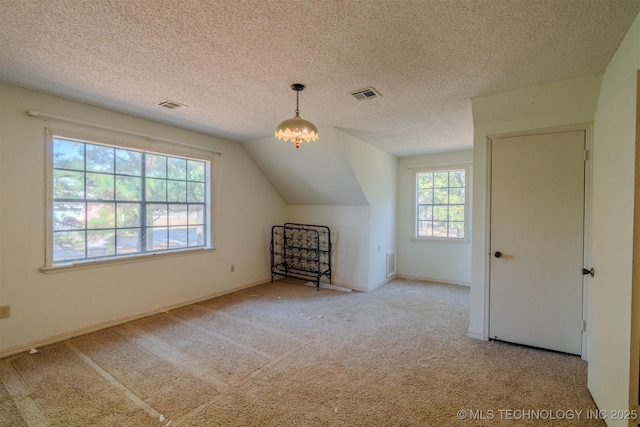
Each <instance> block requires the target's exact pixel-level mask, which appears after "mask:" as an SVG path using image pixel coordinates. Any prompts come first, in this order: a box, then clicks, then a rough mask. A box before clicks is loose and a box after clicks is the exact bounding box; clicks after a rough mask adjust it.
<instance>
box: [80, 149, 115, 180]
mask: <svg viewBox="0 0 640 427" xmlns="http://www.w3.org/2000/svg"><path fill="white" fill-rule="evenodd" d="M113 162H114V149H113V148H111V147H101V146H99V145H88V144H87V170H88V171H94V172H111V173H113Z"/></svg>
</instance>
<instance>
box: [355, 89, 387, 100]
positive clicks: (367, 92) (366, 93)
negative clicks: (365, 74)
mask: <svg viewBox="0 0 640 427" xmlns="http://www.w3.org/2000/svg"><path fill="white" fill-rule="evenodd" d="M351 96H353V97H354V98H355V99H357V100H358V101H364V100H365V99H373V98H378V97H380V96H381V95H380V94H379V93H378V91H377V90H375V89H374V88H372V87H368V88H366V89H360V90H356V91H355V92H351Z"/></svg>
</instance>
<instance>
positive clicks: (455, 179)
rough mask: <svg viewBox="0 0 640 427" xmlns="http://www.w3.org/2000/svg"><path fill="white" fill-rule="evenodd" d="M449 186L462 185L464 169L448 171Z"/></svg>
mask: <svg viewBox="0 0 640 427" xmlns="http://www.w3.org/2000/svg"><path fill="white" fill-rule="evenodd" d="M449 187H464V170H459V171H451V172H449Z"/></svg>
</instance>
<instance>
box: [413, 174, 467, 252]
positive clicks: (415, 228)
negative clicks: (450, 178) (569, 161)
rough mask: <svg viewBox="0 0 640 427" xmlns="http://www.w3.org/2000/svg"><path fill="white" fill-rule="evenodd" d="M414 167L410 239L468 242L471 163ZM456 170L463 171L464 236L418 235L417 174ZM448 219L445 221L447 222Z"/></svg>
mask: <svg viewBox="0 0 640 427" xmlns="http://www.w3.org/2000/svg"><path fill="white" fill-rule="evenodd" d="M411 169H414V171H413V172H414V173H413V182H412V194H413V197H412V202H413V225H412V230H413V231H412V236H411V239H412V240H417V241H423V242H447V243H468V242H470V241H471V236H470V233H471V231H470V230H471V227H470V224H469V222H470V215H469V213H470V206H471V197H470V196H471V194H470V190H471V185H470V183H471V175H470V169H471V163H467V162H465V163H459V164H449V165H438V166H420V167H416V168H411ZM456 170H463V171H464V237H461V238H459V237H436V236H419V235H418V227H419V224H418V220H419V214H418V211H419V204H418V185H419V182H418V176H419V175H420V174H423V173H437V172H451V171H456ZM447 205H448V204H447ZM448 222H449V221H447V223H448Z"/></svg>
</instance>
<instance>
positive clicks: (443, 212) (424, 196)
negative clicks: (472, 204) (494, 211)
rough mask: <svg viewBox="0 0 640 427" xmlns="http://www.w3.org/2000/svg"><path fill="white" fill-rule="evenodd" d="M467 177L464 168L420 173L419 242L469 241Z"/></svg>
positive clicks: (417, 177)
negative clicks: (441, 240)
mask: <svg viewBox="0 0 640 427" xmlns="http://www.w3.org/2000/svg"><path fill="white" fill-rule="evenodd" d="M465 175H466V169H465V168H464V167H460V168H450V169H438V170H429V171H418V172H416V184H415V185H416V198H415V200H416V211H415V212H416V221H415V236H416V237H417V238H430V239H454V240H462V239H466V238H467V197H466V194H465V191H466V189H465Z"/></svg>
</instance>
